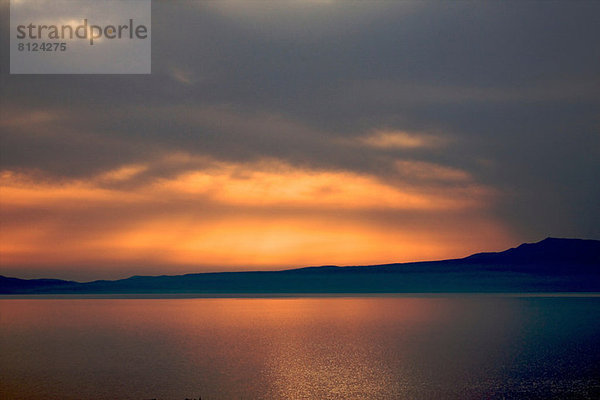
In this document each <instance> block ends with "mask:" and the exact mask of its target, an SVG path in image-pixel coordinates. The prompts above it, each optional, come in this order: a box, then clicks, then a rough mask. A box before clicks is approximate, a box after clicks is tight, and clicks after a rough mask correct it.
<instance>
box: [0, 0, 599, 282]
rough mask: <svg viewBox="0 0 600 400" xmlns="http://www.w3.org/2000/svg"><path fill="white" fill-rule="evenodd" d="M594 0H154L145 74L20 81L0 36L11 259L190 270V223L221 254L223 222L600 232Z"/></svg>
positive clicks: (484, 244)
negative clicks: (476, 0) (131, 245)
mask: <svg viewBox="0 0 600 400" xmlns="http://www.w3.org/2000/svg"><path fill="white" fill-rule="evenodd" d="M5 3H6V4H7V2H5ZM3 4H4V3H3ZM599 7H600V5H599V3H597V2H558V3H544V5H543V6H539V5H538V4H531V3H481V4H477V5H475V6H474V5H473V4H467V3H451V4H447V5H446V6H445V7H438V6H437V5H435V4H428V3H421V2H420V3H418V4H417V3H414V4H413V3H404V2H400V3H399V2H385V1H382V2H354V3H352V4H348V3H347V2H332V3H326V4H312V3H310V4H305V3H302V2H291V3H286V2H278V3H277V4H275V3H273V2H264V3H263V2H252V3H248V2H228V3H222V2H197V3H191V2H177V1H173V2H155V3H154V4H153V24H152V29H153V32H152V33H153V35H152V42H153V66H152V70H153V74H151V75H149V76H120V75H113V76H108V75H82V76H69V75H55V76H43V75H31V76H18V75H10V74H9V73H8V72H9V68H8V65H9V63H8V61H9V57H8V52H7V49H8V45H7V46H0V59H1V60H2V62H0V86H1V87H2V92H1V93H0V101H1V107H0V112H1V113H2V115H1V117H2V118H0V142H1V143H0V144H1V146H0V170H1V171H3V172H4V173H8V174H9V175H10V174H12V175H10V177H11V178H10V179H8V178H5V179H8V180H4V181H3V182H4V183H3V184H4V186H3V187H2V196H0V205H1V207H2V213H3V214H2V215H3V222H4V221H5V220H6V221H12V222H10V224H8V223H7V224H8V225H6V224H4V225H3V230H4V232H5V233H3V235H4V237H7V239H8V240H9V241H10V243H12V244H11V246H13V247H14V248H15V249H17V248H20V249H21V250H19V251H20V253H19V254H20V255H19V256H18V257H17V256H16V255H15V254H17V253H14V254H13V255H14V257H17V258H11V260H13V261H11V262H10V263H8V261H6V263H7V264H6V265H8V266H10V267H11V268H14V269H13V270H14V271H18V268H17V267H16V265H17V264H18V263H19V262H22V263H26V264H27V265H29V266H32V265H34V264H35V263H36V262H37V263H42V260H48V261H47V262H46V261H44V262H46V264H48V265H49V263H53V265H55V266H59V265H70V266H71V267H69V268H71V269H70V271H71V272H73V271H75V267H73V266H74V265H76V264H77V263H82V264H81V265H88V267H86V268H89V270H90V271H92V270H94V271H101V270H102V267H101V266H100V265H103V263H104V262H106V263H107V265H108V264H110V265H114V266H116V265H119V260H120V259H121V260H122V261H123V260H126V264H128V265H129V264H131V265H134V266H135V268H134V269H136V268H141V269H143V268H144V265H145V263H146V264H148V263H149V264H152V265H157V268H158V263H163V265H167V264H169V263H170V262H173V263H175V264H176V265H179V267H176V268H180V266H181V265H184V264H185V265H191V264H186V263H187V261H185V262H184V261H183V260H184V259H185V260H192V258H193V257H191V254H192V252H191V250H189V251H188V250H186V251H188V252H187V253H186V251H183V250H181V249H180V247H178V243H186V239H185V237H184V234H183V233H182V234H179V233H178V232H193V234H194V235H193V237H194V238H190V239H189V242H190V243H195V244H194V246H198V247H197V248H198V249H199V250H198V252H197V254H198V258H202V254H203V253H204V252H208V253H210V254H211V256H210V257H208V258H207V260H209V259H210V260H209V261H206V262H203V261H202V262H200V264H202V265H203V268H209V266H212V267H214V268H218V267H219V265H220V261H219V260H225V259H226V258H225V253H226V252H225V250H218V249H219V248H220V247H219V246H218V245H217V244H216V243H217V239H216V238H217V237H225V236H226V234H225V233H220V234H219V235H217V234H216V233H215V234H214V235H213V234H212V233H210V232H225V231H226V229H225V226H228V224H231V225H230V226H231V229H234V228H235V229H238V230H237V232H241V233H239V234H238V233H235V232H234V231H233V230H232V231H231V238H232V239H231V240H230V241H229V242H227V240H225V239H223V243H226V244H224V245H223V248H227V249H231V248H234V247H236V246H241V247H243V246H244V244H243V243H242V238H243V237H245V236H249V237H250V238H251V239H256V240H255V241H254V242H253V243H254V244H255V245H256V246H259V242H260V240H259V239H260V238H261V237H262V238H265V239H264V243H265V244H264V246H265V248H268V247H269V245H268V243H276V241H270V240H267V238H268V237H271V238H272V237H275V236H278V235H279V236H281V237H287V238H295V239H293V240H292V239H290V241H289V242H286V241H285V240H282V241H281V242H280V243H281V247H282V248H284V247H286V246H288V247H287V248H288V249H289V248H290V246H291V247H293V246H292V245H291V244H290V243H293V242H294V240H297V243H299V245H298V246H299V247H298V249H299V248H300V247H304V246H306V247H311V246H312V244H311V243H312V242H310V240H309V238H307V237H306V236H307V235H308V234H309V231H311V228H310V227H311V226H312V227H314V229H312V231H313V234H314V235H317V237H318V238H321V239H322V240H323V241H322V243H326V242H327V241H328V240H329V239H327V238H330V239H331V240H333V239H332V238H334V236H335V235H341V236H340V237H342V236H343V235H344V232H351V233H352V234H351V235H350V234H348V235H350V236H344V237H345V238H346V239H347V240H346V242H347V243H350V244H349V245H348V247H349V248H350V250H352V249H359V248H362V247H361V246H362V245H361V243H370V245H372V246H373V247H371V250H370V251H371V252H372V253H371V254H372V257H373V258H372V261H375V260H377V261H386V260H383V259H384V258H387V259H388V260H387V261H389V260H391V259H393V260H401V259H402V258H403V257H404V256H406V260H409V259H410V258H411V257H417V258H430V257H435V256H443V255H444V254H445V255H449V254H456V253H453V252H452V251H451V250H449V249H450V248H451V247H452V246H455V248H456V249H464V250H465V251H464V253H469V252H470V251H467V250H466V247H467V245H468V243H473V250H475V249H476V248H477V249H481V250H486V249H488V250H489V249H491V248H496V245H498V246H499V244H500V243H503V244H506V245H513V244H516V243H518V242H520V241H534V240H538V239H540V238H543V237H546V236H549V235H552V236H573V237H588V238H597V237H599V235H600V231H599V230H598V229H599V228H598V227H599V226H600V220H599V218H600V215H598V213H597V206H596V204H597V203H598V202H600V192H599V191H598V185H597V183H596V181H597V175H598V171H599V169H600V167H599V164H598V160H599V159H600V135H598V129H599V127H598V118H597V117H598V115H597V110H598V106H599V105H600V95H599V94H598V93H600V91H598V90H597V87H598V82H600V80H599V77H598V71H600V57H598V46H595V39H596V38H597V37H598V36H599V35H600V32H599V29H600V28H599V26H598V24H597V21H596V19H595V16H596V15H597V14H598V12H599V11H600V10H599ZM0 18H1V21H0V32H1V33H3V35H2V37H5V38H8V37H9V32H8V29H9V28H8V27H9V20H8V12H5V13H2V15H1V16H0ZM174 26H177V29H173V27H174ZM36 188H37V189H36ZM44 204H47V207H46V206H44ZM186 218H187V219H188V220H189V221H191V222H190V224H203V223H206V224H209V226H210V227H212V228H211V229H209V228H206V229H207V230H205V231H202V230H201V228H200V227H198V228H194V229H197V230H194V229H192V228H189V229H191V230H186V229H187V228H186V229H184V228H183V227H184V226H185V224H186V223H185V221H186ZM217 220H220V221H221V222H220V225H219V226H220V227H221V228H220V229H221V231H219V230H218V229H217V225H216V222H214V224H213V222H211V221H217ZM169 221H174V222H172V223H171V222H169ZM175 221H178V222H175ZM205 221H208V222H205ZM261 221H262V223H261ZM284 221H285V223H284ZM290 221H291V222H290ZM246 224H247V225H246ZM438 224H439V226H438ZM4 226H6V228H4ZM245 226H250V227H252V228H251V229H250V228H245ZM33 227H35V228H33ZM294 227H296V228H294ZM327 227H329V228H327ZM341 227H343V228H341ZM213 228H214V230H213ZM326 228H327V229H326ZM149 229H150V230H149ZM180 229H181V230H180ZM202 229H204V228H202ZM252 229H255V230H256V231H257V232H261V233H260V234H259V235H258V236H257V237H256V238H254V237H253V236H252V234H251V233H250V232H251V231H252ZM294 229H295V230H294ZM292 231H293V232H294V233H292ZM8 232H10V234H9V233H8ZM73 232H74V234H73ZM144 232H145V233H144ZM161 232H166V235H167V236H168V237H165V239H164V243H165V244H164V245H162V244H160V243H161V239H160V237H161ZM268 232H271V233H272V232H275V233H274V234H269V233H268ZM286 232H287V233H286ZM319 232H323V233H322V236H319ZM378 232H379V233H378ZM410 232H413V233H414V235H411V233H410ZM500 232H501V233H500ZM28 235H31V236H28ZM127 235H130V236H127ZM144 235H146V236H144ZM211 235H212V236H211ZM269 235H271V236H269ZM286 235H287V236H286ZM117 236H119V237H121V238H125V237H132V238H133V237H139V238H142V239H140V240H139V241H138V243H139V245H137V247H135V248H136V249H137V250H135V251H133V250H132V252H131V253H127V249H126V246H122V248H121V249H120V250H118V251H116V250H115V252H114V253H112V254H115V255H114V257H113V258H111V259H109V258H110V257H109V254H111V251H112V250H111V249H114V248H116V247H113V246H117V245H118V244H117V243H116V242H113V241H112V239H111V237H117ZM203 236H204V237H206V238H207V241H206V243H210V244H211V246H213V247H214V249H215V250H211V249H213V247H210V246H208V245H207V246H204V247H203V245H201V244H200V243H196V242H194V240H198V241H200V239H197V238H199V237H203ZM416 237H418V238H419V240H421V242H419V241H418V240H417V239H414V238H416ZM144 238H145V239H144ZM171 238H175V239H171ZM233 238H237V239H235V240H234V239H233ZM303 238H305V239H306V241H305V239H303ZM453 238H454V239H453ZM507 238H508V239H507ZM321 239H319V240H321ZM61 240H62V241H63V242H61ZM273 240H274V239H273ZM452 240H453V242H452V245H450V243H451V241H452ZM86 241H87V242H86ZM377 241H380V243H381V244H380V245H375V244H374V243H377ZM461 241H464V243H463V242H461ZM84 242H85V243H84ZM126 242H127V241H126V240H124V241H123V242H122V243H126ZM341 242H344V240H341V241H340V243H341ZM61 243H65V251H58V250H56V251H54V252H52V251H53V250H52V248H53V247H54V248H55V249H60V248H61V246H62V245H61ZM66 243H69V245H68V246H67V245H66ZM86 243H87V244H86ZM91 243H93V246H92V244H91ZM111 243H112V244H111ZM260 243H263V242H260ZM285 243H288V244H285ZM406 243H410V245H405V244H406ZM418 243H423V244H421V245H419V244H418ZM475 243H477V244H475ZM167 244H168V245H167ZM300 244H303V245H302V246H301V245H300ZM7 246H8V245H7ZM38 246H39V247H38ZM78 246H81V247H78ZM169 246H172V248H177V249H180V250H177V251H173V252H170V251H169V248H171V247H169ZM181 246H183V244H182V245H181ZM190 246H191V245H190ZM364 246H366V244H365V245H364ZM419 246H421V247H419ZM428 246H429V247H428ZM192 247H193V246H192ZM192 247H189V248H192ZM314 247H315V250H314V253H310V254H309V255H310V256H309V255H307V258H306V260H305V261H303V262H302V264H303V265H304V264H306V263H311V262H315V263H318V261H319V259H318V257H317V254H318V252H319V251H321V252H322V254H327V255H328V256H329V255H332V254H334V253H335V254H338V255H339V254H343V253H344V249H343V247H342V245H341V244H336V245H335V246H331V249H333V250H331V252H327V251H329V250H327V248H326V247H325V246H324V245H323V247H319V246H316V245H315V246H314ZM78 248H80V249H82V250H81V251H78V250H77V251H76V249H78ZM154 248H155V249H157V250H152V249H154ZM182 248H183V247H182ZM417 248H421V249H422V252H421V253H419V254H421V255H419V254H418V251H416V250H414V251H413V250H411V249H417ZM36 249H37V250H36ZM71 249H75V250H73V251H72V253H71ZM83 249H86V250H83ZM427 249H435V251H434V250H431V251H429V250H427ZM499 249H501V248H499ZM67 250H69V251H67ZM86 251H87V253H86ZM219 251H221V252H220V253H219ZM457 252H459V251H458V250H457ZM50 253H51V254H50ZM242 253H243V256H244V257H247V258H251V257H253V256H252V253H251V252H250V250H248V251H246V252H240V259H241V258H242ZM275 253H277V252H275ZM367 253H368V251H367V250H364V251H363V252H362V253H360V254H359V252H358V251H357V252H353V251H349V252H348V253H347V254H348V258H347V259H350V258H351V256H354V257H355V258H356V260H359V259H360V260H366V261H368V257H367V256H366V254H367ZM11 254H12V253H11ZM61 254H62V255H63V256H64V257H67V258H69V262H65V263H62V261H61V259H60V257H59V255H61ZM86 254H87V255H86ZM144 254H147V256H144ZM184 254H185V255H184ZM219 254H220V255H219ZM257 254H258V253H257ZM257 254H255V255H254V256H256V258H255V260H259V259H263V260H265V258H261V257H264V255H263V256H258V255H257ZM282 254H283V252H282V253H279V256H281V258H280V259H281V260H283V261H282V263H288V262H289V263H292V258H285V257H283V256H282ZM296 254H297V255H298V258H296V259H294V260H295V261H302V260H300V258H301V257H300V255H302V252H301V251H300V250H298V251H297V253H296ZM373 254H375V255H373ZM50 255H52V256H50ZM456 255H459V254H456ZM7 257H8V256H7ZM11 257H13V256H11ZM95 257H96V258H95ZM220 257H223V258H220ZM276 258H277V257H276V256H273V258H272V261H273V260H275V259H276ZM324 258H327V257H324ZM154 259H156V260H160V261H153V260H154ZM336 259H337V258H335V257H332V259H331V260H325V261H324V262H326V263H330V262H335V260H336ZM3 260H8V258H5V259H3ZM19 260H20V261H19ZM94 260H96V261H94ZM174 260H177V261H174ZM286 260H287V261H286ZM337 260H341V261H344V260H346V259H345V258H344V259H343V260H342V259H341V258H340V259H337ZM295 261H294V262H295ZM123 262H124V263H125V261H123ZM190 262H192V261H190ZM269 262H270V261H269ZM273 262H275V261H273ZM356 262H358V261H356ZM228 263H230V264H228V266H227V268H230V267H231V268H233V264H236V263H237V261H236V263H234V262H233V261H231V259H229V261H228ZM256 263H257V264H256V265H258V261H256ZM149 264H148V265H149ZM175 264H173V265H175ZM23 265H24V264H23ZM121 265H123V264H121ZM169 265H170V264H169ZM194 265H196V264H194ZM236 265H237V264H236ZM238 267H239V265H238ZM32 268H33V267H32ZM132 268H133V267H132ZM181 268H182V269H180V270H183V269H184V268H183V267H181ZM186 268H187V267H186ZM189 268H192V267H189ZM117 270H118V269H117V267H115V269H113V270H112V271H113V273H114V272H115V271H117ZM159 272H164V271H159ZM83 273H84V272H82V274H83ZM90 274H91V272H90ZM107 275H109V274H108V273H107Z"/></svg>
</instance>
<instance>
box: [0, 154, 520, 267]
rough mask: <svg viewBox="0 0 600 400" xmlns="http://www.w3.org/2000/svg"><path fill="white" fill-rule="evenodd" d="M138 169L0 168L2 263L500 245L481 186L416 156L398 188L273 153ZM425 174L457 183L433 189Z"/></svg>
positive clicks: (265, 259) (186, 262)
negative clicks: (171, 168) (94, 172)
mask: <svg viewBox="0 0 600 400" xmlns="http://www.w3.org/2000/svg"><path fill="white" fill-rule="evenodd" d="M171 158H175V159H176V158H177V157H175V156H173V157H171ZM149 167H150V166H148V165H129V166H123V167H121V168H119V169H117V170H114V171H109V172H104V173H102V174H99V175H98V176H96V178H94V179H91V180H90V179H88V180H85V181H84V180H76V179H72V180H67V181H64V180H63V181H60V182H55V181H44V180H42V179H40V178H37V179H36V178H35V177H33V176H25V175H20V174H17V173H10V172H6V173H4V174H3V175H2V177H1V180H0V183H1V190H2V209H1V211H2V219H3V221H4V222H3V226H2V230H1V238H2V244H1V245H0V246H1V247H0V256H1V259H2V265H3V269H4V270H6V269H9V270H10V268H11V267H14V268H15V269H17V268H20V270H21V271H28V272H29V273H30V274H31V275H32V276H47V274H48V273H47V272H45V271H50V270H58V271H60V273H62V274H72V275H74V276H76V277H79V276H81V277H83V278H85V277H87V276H90V277H92V276H94V277H95V276H99V277H120V276H128V275H132V274H134V273H139V274H143V273H148V274H152V273H182V272H203V271H216V270H249V269H282V268H290V267H301V266H307V265H321V264H337V265H348V264H352V265H357V264H376V263H387V262H403V261H416V260H431V259H441V258H449V257H460V256H464V255H467V254H469V253H471V252H473V251H475V250H479V249H481V250H484V249H489V247H490V244H494V245H495V247H498V246H500V248H501V247H502V246H503V245H508V244H510V243H511V242H510V237H509V235H508V233H507V232H506V231H505V229H504V228H503V227H502V225H501V224H499V223H498V222H497V221H495V220H494V219H493V218H491V217H490V216H489V215H487V214H486V205H487V204H488V203H489V201H490V199H492V198H493V196H494V193H493V192H492V191H490V190H488V189H487V188H485V187H481V186H478V185H476V184H473V183H472V182H471V181H470V178H469V176H468V174H466V173H463V172H461V171H454V170H448V169H446V168H443V167H440V166H436V165H430V164H427V163H407V162H402V163H399V164H398V168H399V169H401V170H403V171H404V173H405V174H411V175H414V176H417V177H418V178H420V179H421V181H422V178H423V177H424V176H425V177H426V178H427V179H429V181H428V182H429V183H427V184H419V183H418V182H419V181H415V182H413V183H410V182H408V181H405V182H404V183H403V182H399V183H398V184H397V185H393V184H390V183H386V182H383V181H381V180H379V179H377V178H375V177H372V176H369V175H364V174H363V175H361V174H356V173H350V172H339V171H323V170H308V169H301V168H296V167H293V166H291V165H288V164H284V163H281V162H276V161H273V160H262V161H260V162H255V163H246V164H242V163H224V162H220V161H211V160H207V161H206V165H205V167H204V168H202V169H198V170H193V171H184V172H182V173H179V174H176V175H174V176H172V177H168V178H160V179H152V180H150V181H143V180H141V181H139V182H138V181H136V178H138V177H139V175H140V174H143V173H144V171H146V170H147V169H148V168H149ZM436 177H439V178H440V179H441V180H444V181H447V180H451V181H453V182H456V181H458V182H459V183H460V184H458V185H454V186H451V187H436V186H435V185H432V184H431V178H436ZM5 273H6V272H5ZM9 273H10V272H8V273H6V274H9ZM21 275H22V274H21Z"/></svg>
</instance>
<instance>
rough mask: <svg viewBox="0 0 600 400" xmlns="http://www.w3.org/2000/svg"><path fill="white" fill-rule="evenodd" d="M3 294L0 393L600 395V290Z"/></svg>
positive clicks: (272, 399)
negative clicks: (250, 294) (315, 294)
mask: <svg viewBox="0 0 600 400" xmlns="http://www.w3.org/2000/svg"><path fill="white" fill-rule="evenodd" d="M123 297H124V296H121V297H119V296H96V297H85V296H79V297H72V296H55V297H51V296H46V297H43V298H38V297H35V296H29V297H19V296H12V297H6V296H5V297H3V298H2V299H0V399H2V400H12V399H24V400H25V399H32V400H33V399H36V400H39V399H44V400H49V399H60V400H69V399H111V400H112V399H136V400H150V399H157V400H159V399H160V400H163V399H164V400H167V399H169V400H185V399H195V400H199V399H202V400H213V399H215V400H216V399H269V400H276V399H369V400H370V399H461V400H462V399H600V295H598V294H505V295H504V294H432V295H424V294H404V295H372V296H371V295H363V296H358V297H357V296H352V295H347V296H346V295H335V296H333V295H332V296H326V295H324V296H320V297H307V296H302V295H289V294H288V295H285V296H277V295H265V296H262V297H260V296H259V297H239V296H235V295H229V296H221V297H219V298H207V297H202V296H194V295H186V296H129V297H128V298H123Z"/></svg>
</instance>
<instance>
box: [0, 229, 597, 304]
mask: <svg viewBox="0 0 600 400" xmlns="http://www.w3.org/2000/svg"><path fill="white" fill-rule="evenodd" d="M430 292H431V293H436V292H437V293H440V292H600V241H598V240H582V239H556V238H547V239H544V240H542V241H540V242H537V243H526V244H522V245H520V246H518V247H516V248H512V249H509V250H506V251H502V252H497V253H478V254H473V255H471V256H468V257H465V258H460V259H454V260H441V261H425V262H415V263H399V264H383V265H371V266H348V267H338V266H322V267H306V268H298V269H289V270H283V271H254V272H220V273H201V274H187V275H174V276H166V275H163V276H132V277H130V278H127V279H120V280H114V281H93V282H86V283H80V282H74V281H63V280H57V279H29V280H25V279H17V278H7V277H4V276H0V294H124V293H131V294H139V293H147V294H161V293H162V294H167V293H198V294H207V295H210V294H250V295H252V294H269V293H284V294H285V293H430Z"/></svg>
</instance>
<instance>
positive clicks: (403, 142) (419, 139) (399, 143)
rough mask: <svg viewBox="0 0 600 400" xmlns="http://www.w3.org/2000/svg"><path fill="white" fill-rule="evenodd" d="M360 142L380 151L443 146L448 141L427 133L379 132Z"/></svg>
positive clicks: (364, 137) (361, 138) (360, 139)
mask: <svg viewBox="0 0 600 400" xmlns="http://www.w3.org/2000/svg"><path fill="white" fill-rule="evenodd" d="M358 142H359V143H362V144H365V145H367V146H371V147H376V148H380V149H420V148H432V147H439V146H442V145H443V144H445V142H446V140H445V139H444V138H442V137H439V136H435V135H431V134H427V133H414V132H406V131H394V130H377V131H375V132H373V133H371V134H369V135H366V136H363V137H360V138H359V139H358Z"/></svg>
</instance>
